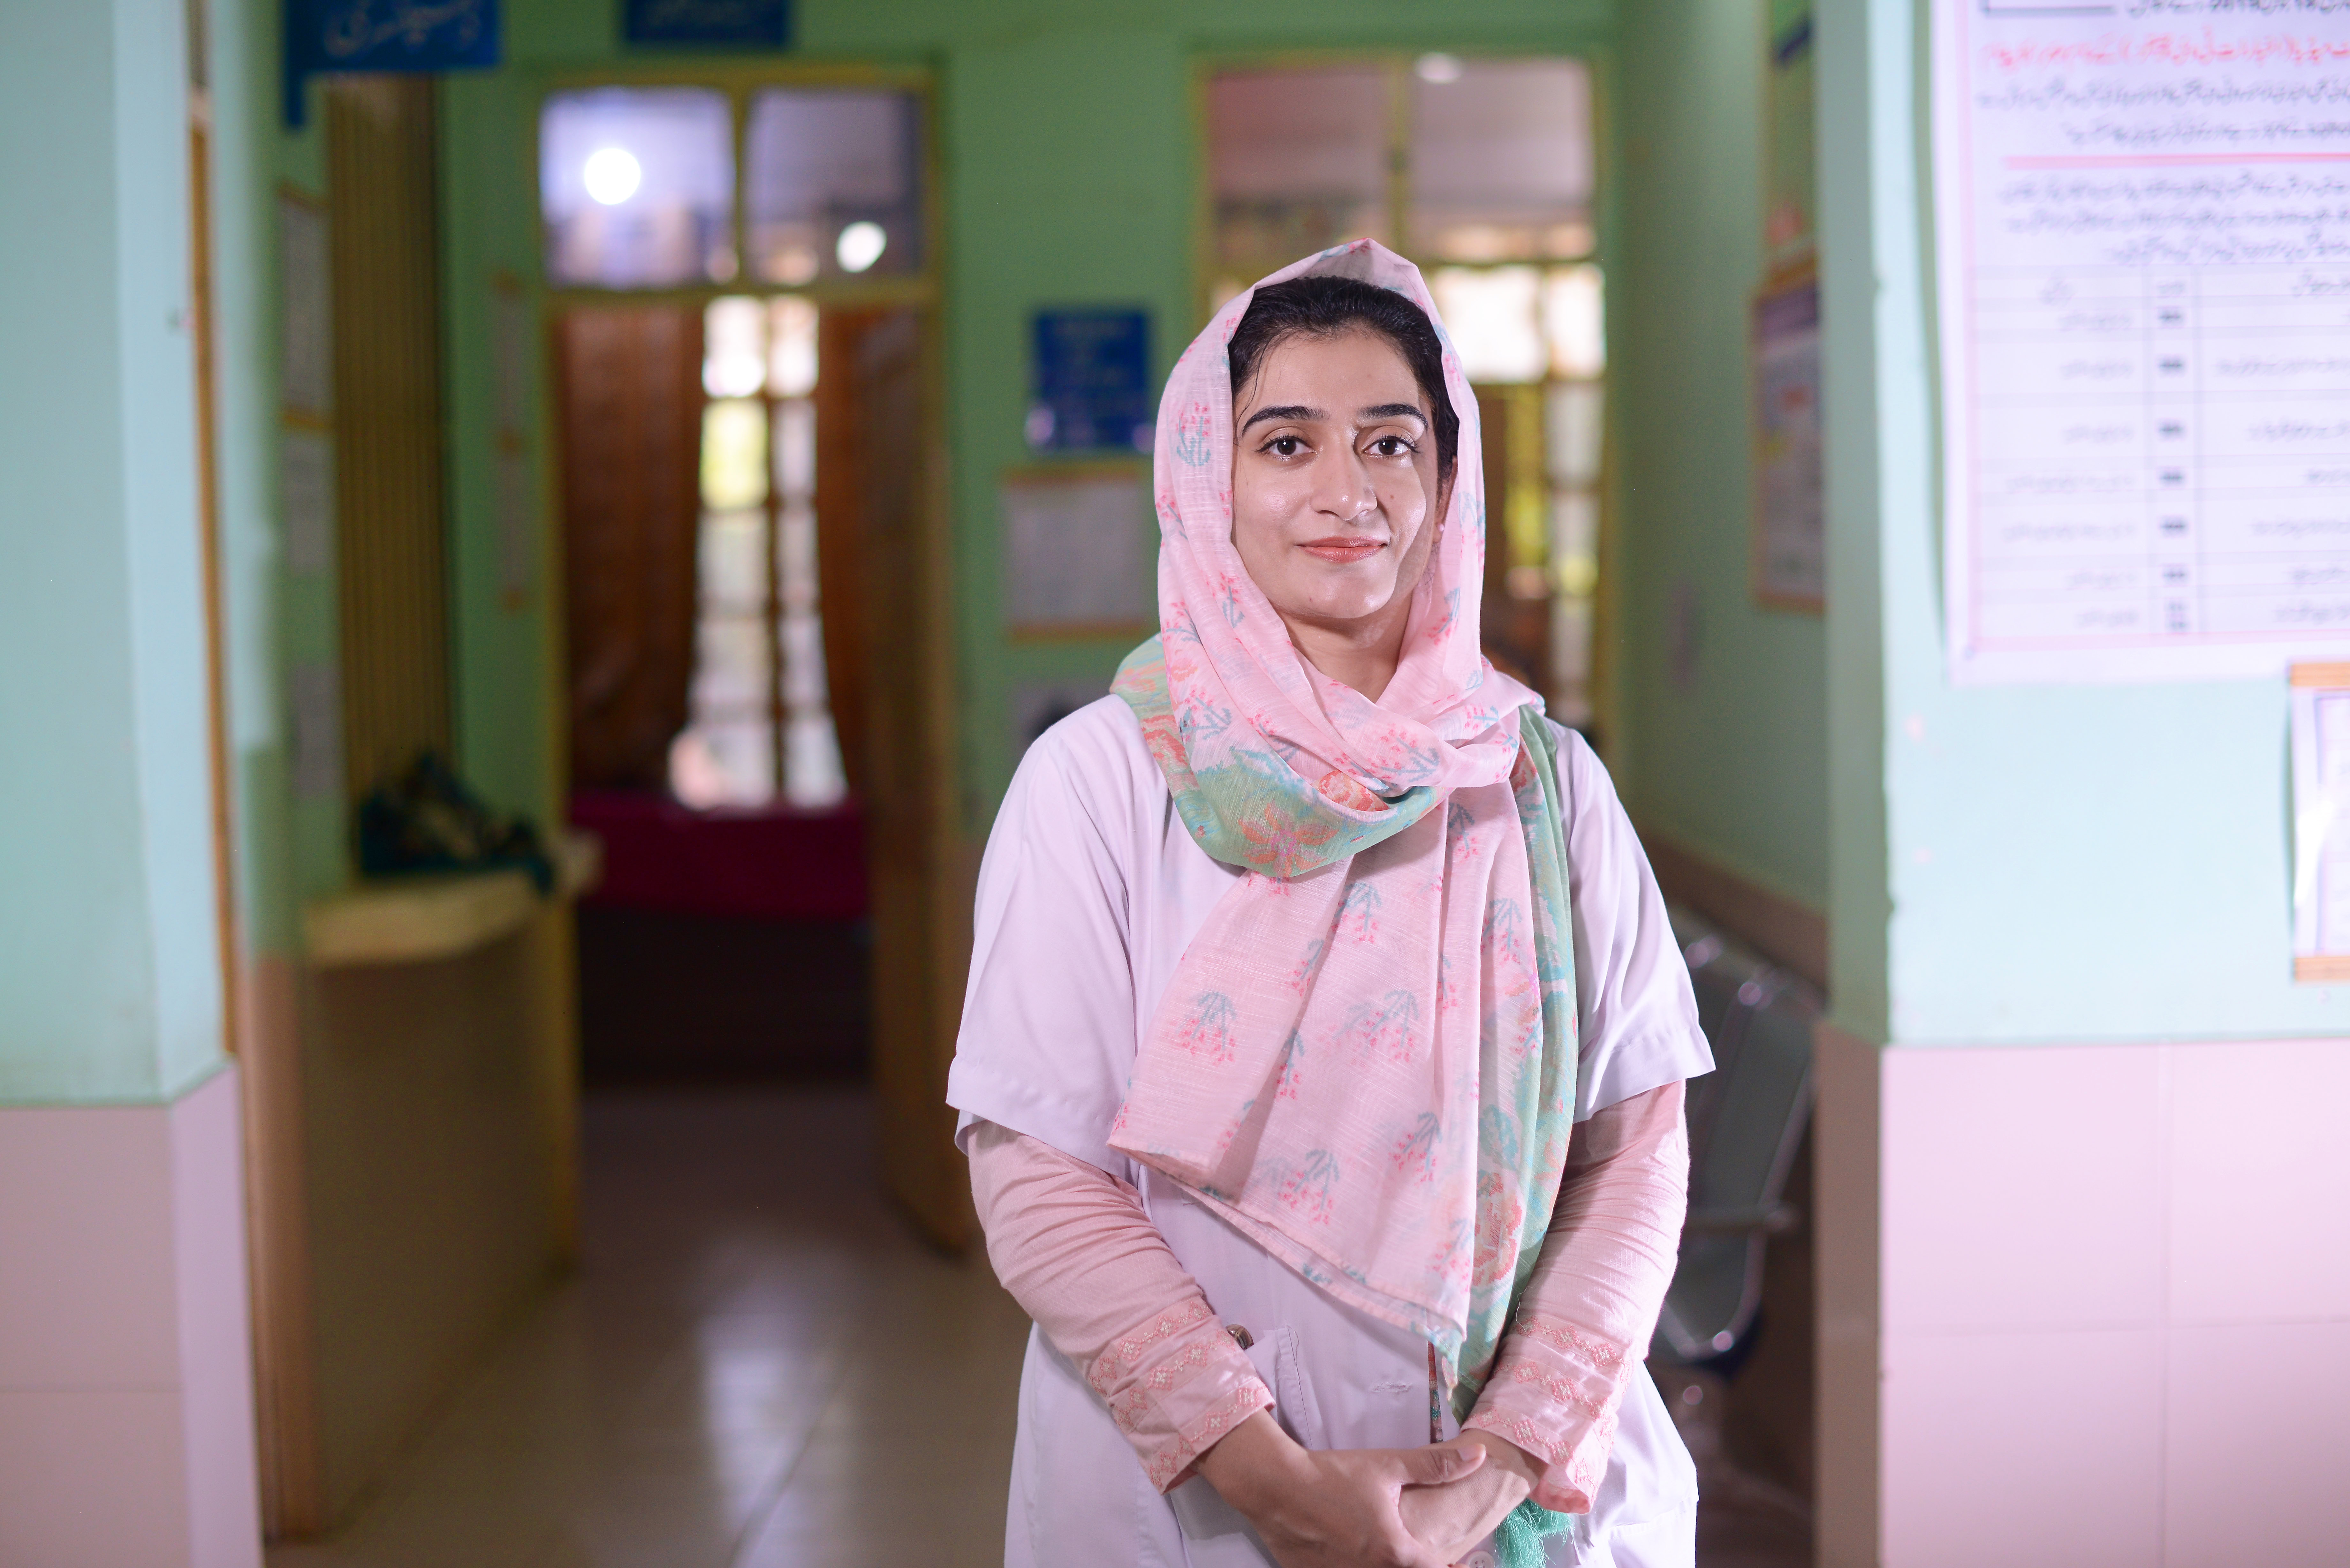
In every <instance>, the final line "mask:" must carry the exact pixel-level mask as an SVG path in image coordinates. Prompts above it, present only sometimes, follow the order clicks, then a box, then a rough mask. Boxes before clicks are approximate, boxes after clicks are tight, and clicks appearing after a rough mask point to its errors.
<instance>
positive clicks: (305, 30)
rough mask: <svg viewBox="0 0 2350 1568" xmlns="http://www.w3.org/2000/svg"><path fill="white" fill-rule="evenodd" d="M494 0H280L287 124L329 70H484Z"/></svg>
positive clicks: (495, 55)
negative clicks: (305, 90)
mask: <svg viewBox="0 0 2350 1568" xmlns="http://www.w3.org/2000/svg"><path fill="white" fill-rule="evenodd" d="M502 42H503V38H502V35H501V34H500V32H499V29H498V0H286V124H288V125H299V124H301V123H302V83H303V80H304V78H307V77H313V76H317V75H318V74H320V73H322V72H327V71H456V70H482V69H486V68H487V67H491V66H494V65H496V64H497V63H498V59H499V56H500V52H501V51H500V46H501V44H502Z"/></svg>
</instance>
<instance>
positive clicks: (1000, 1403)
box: [268, 1090, 1810, 1568]
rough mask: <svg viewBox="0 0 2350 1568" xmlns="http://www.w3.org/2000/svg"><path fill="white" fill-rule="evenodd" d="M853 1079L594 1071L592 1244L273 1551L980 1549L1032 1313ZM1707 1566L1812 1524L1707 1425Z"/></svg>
mask: <svg viewBox="0 0 2350 1568" xmlns="http://www.w3.org/2000/svg"><path fill="white" fill-rule="evenodd" d="M870 1125H871V1111H870V1106H869V1103H868V1100H867V1099H866V1097H865V1096H863V1095H861V1094H859V1093H857V1092H853V1091H848V1090H821V1091H802V1092H796V1093H775V1092H757V1093H743V1092H733V1093H728V1094H723V1095H722V1094H691V1095H688V1094H639V1095H631V1096H608V1097H599V1098H591V1099H590V1101H589V1102H588V1105H587V1116H586V1163H587V1171H586V1181H587V1189H586V1197H585V1222H586V1235H585V1253H586V1259H585V1262H584V1265H583V1267H582V1268H581V1269H580V1271H579V1272H578V1273H577V1276H576V1277H574V1278H573V1279H572V1280H570V1281H569V1282H567V1283H566V1284H565V1285H564V1286H563V1287H562V1288H561V1289H560V1290H559V1291H558V1292H556V1293H555V1294H554V1295H553V1296H551V1297H550V1298H549V1299H548V1300H547V1301H546V1302H545V1303H542V1304H541V1305H540V1306H539V1308H538V1309H537V1310H536V1311H535V1312H534V1313H533V1314H531V1315H530V1316H529V1318H528V1319H527V1320H526V1321H525V1322H524V1323H523V1324H520V1325H518V1326H517V1328H516V1329H515V1332H514V1333H513V1334H510V1335H509V1336H508V1337H507V1339H506V1340H505V1341H504V1344H503V1345H501V1346H500V1347H499V1348H498V1350H497V1352H496V1353H495V1355H494V1357H493V1358H492V1360H491V1362H490V1363H489V1365H488V1366H486V1367H485V1368H484V1370H483V1371H482V1372H481V1373H480V1374H479V1375H478V1376H477V1377H476V1379H475V1380H474V1381H473V1384H472V1385H471V1386H469V1387H467V1388H466V1389H465V1390H464V1391H463V1394H462V1395H461V1396H460V1397H459V1398H458V1399H457V1401H456V1403H455V1404H454V1406H453V1407H452V1408H451V1410H450V1411H449V1413H448V1415H447V1416H446V1417H444V1418H443V1419H442V1421H441V1423H440V1424H439V1426H438V1427H437V1428H435V1429H434V1430H432V1432H430V1433H429V1434H427V1435H426V1437H425V1438H423V1440H422V1441H421V1443H420V1445H419V1446H418V1448H417V1449H416V1451H415V1452H414V1453H413V1454H412V1455H411V1457H410V1459H408V1461H407V1462H406V1463H405V1464H404V1465H402V1466H401V1467H400V1469H399V1470H398V1472H397V1473H396V1474H394V1475H393V1476H392V1478H391V1479H390V1481H389V1482H388V1483H387V1484H386V1486H385V1489H384V1490H383V1493H382V1495H381V1496H380V1498H379V1499H378V1500H377V1501H376V1502H375V1503H374V1504H373V1506H371V1507H370V1508H369V1510H368V1511H366V1512H365V1513H364V1514H363V1515H362V1516H361V1518H360V1519H359V1521H358V1522H357V1523H356V1524H355V1525H353V1526H352V1527H351V1528H349V1529H348V1530H347V1531H345V1532H342V1533H341V1534H340V1535H338V1536H337V1537H334V1538H332V1539H330V1540H328V1541H325V1542H313V1543H307V1544H302V1545H289V1546H280V1547H276V1548H273V1549H272V1550H271V1551H270V1552H269V1558H268V1563H269V1568H639V1565H642V1568H653V1565H656V1564H657V1565H659V1568H905V1565H909V1564H918V1563H919V1564H921V1565H922V1568H964V1565H969V1568H982V1565H989V1568H992V1565H993V1564H997V1563H1001V1562H1002V1561H1003V1502H1004V1483H1005V1479H1006V1477H1007V1475H1008V1473H1009V1470H1010V1467H1011V1454H1012V1426H1013V1411H1014V1396H1015V1392H1016V1388H1017V1385H1018V1380H1019V1358H1020V1343H1021V1340H1022V1338H1023V1336H1024V1334H1025V1333H1026V1332H1027V1320H1026V1319H1025V1318H1024V1316H1022V1314H1021V1313H1020V1309H1019V1308H1018V1307H1017V1306H1016V1305H1014V1303H1013V1302H1012V1301H1011V1299H1010V1298H1009V1297H1007V1296H1005V1295H1004V1294H1003V1292H1002V1291H1001V1290H1000V1289H999V1288H998V1287H997V1286H996V1283H995V1281H994V1277H993V1275H992V1274H991V1273H990V1272H988V1269H987V1264H986V1262H985V1260H984V1259H983V1258H981V1257H977V1256H974V1257H973V1258H972V1259H971V1260H969V1261H966V1262H952V1261H950V1260H947V1259H943V1258H941V1257H940V1256H938V1255H937V1254H936V1253H934V1252H932V1251H930V1250H928V1249H927V1248H925V1247H924V1246H923V1245H921V1244H920V1242H918V1241H915V1240H914V1239H913V1237H912V1235H911V1233H910V1231H909V1230H908V1229H907V1227H906V1226H905V1224H904V1223H903V1222H902V1221H901V1220H899V1218H898V1216H897V1215H895V1214H894V1213H892V1212H891V1211H890V1210H889V1207H888V1206H887V1204H886V1203H884V1202H883V1200H882V1199H881V1198H880V1197H879V1190H878V1185H877V1183H876V1180H875V1179H874V1173H873V1169H872V1158H873V1156H872V1145H871V1140H870V1137H869V1128H870ZM1690 1437H1691V1439H1692V1447H1693V1448H1694V1449H1700V1463H1701V1465H1703V1466H1704V1467H1705V1469H1706V1472H1707V1488H1708V1494H1709V1503H1708V1509H1707V1517H1706V1518H1705V1520H1704V1521H1703V1522H1702V1524H1701V1526H1700V1554H1699V1562H1700V1565H1701V1568H1801V1565H1803V1564H1806V1563H1809V1561H1810V1551H1809V1541H1808V1536H1809V1532H1808V1531H1807V1530H1804V1529H1802V1528H1800V1525H1799V1522H1798V1521H1796V1520H1794V1519H1793V1518H1790V1517H1788V1516H1787V1515H1786V1513H1785V1511H1784V1510H1783V1509H1782V1508H1780V1507H1779V1506H1778V1500H1774V1499H1773V1498H1771V1497H1769V1496H1749V1495H1746V1494H1745V1493H1744V1492H1742V1490H1740V1488H1739V1486H1738V1484H1737V1478H1735V1476H1734V1475H1728V1474H1724V1473H1723V1472H1721V1470H1720V1469H1718V1467H1717V1466H1716V1465H1715V1464H1713V1463H1711V1462H1709V1456H1708V1455H1707V1454H1706V1453H1705V1452H1703V1451H1702V1450H1703V1449H1704V1446H1705V1444H1706V1442H1707V1436H1706V1434H1705V1433H1704V1431H1703V1430H1702V1428H1698V1429H1693V1430H1691V1431H1690Z"/></svg>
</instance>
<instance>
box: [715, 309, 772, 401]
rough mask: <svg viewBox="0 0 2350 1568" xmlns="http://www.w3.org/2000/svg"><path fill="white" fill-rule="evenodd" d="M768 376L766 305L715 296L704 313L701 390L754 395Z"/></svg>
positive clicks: (718, 395)
mask: <svg viewBox="0 0 2350 1568" xmlns="http://www.w3.org/2000/svg"><path fill="white" fill-rule="evenodd" d="M766 379H767V306H766V302H765V301H764V300H758V299H740V298H737V299H713V300H712V301H711V302H710V308H709V309H708V310H705V311H703V312H702V390H703V391H706V392H708V393H709V394H710V395H711V396H712V397H713V398H749V397H755V396H757V394H758V390H759V389H760V388H761V387H762V386H764V385H765V383H766Z"/></svg>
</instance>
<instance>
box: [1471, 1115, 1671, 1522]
mask: <svg viewBox="0 0 2350 1568" xmlns="http://www.w3.org/2000/svg"><path fill="white" fill-rule="evenodd" d="M1681 1102H1682V1088H1681V1085H1679V1083H1671V1084H1667V1085H1663V1086H1662V1087H1661V1088H1656V1089H1651V1090H1649V1091H1648V1093H1646V1094H1643V1095H1635V1096H1632V1097H1631V1098H1630V1099H1628V1100H1625V1101H1623V1102H1621V1103H1620V1104H1617V1105H1614V1106H1608V1107H1607V1109H1606V1110H1603V1111H1600V1112H1597V1113H1596V1114H1595V1115H1594V1116H1592V1117H1591V1118H1590V1119H1589V1120H1588V1121H1586V1122H1584V1123H1583V1124H1581V1125H1580V1126H1578V1127H1576V1128H1575V1137H1574V1141H1573V1142H1572V1143H1570V1144H1569V1145H1568V1147H1567V1168H1566V1175H1565V1179H1563V1180H1562V1181H1561V1182H1560V1184H1559V1194H1558V1208H1557V1210H1556V1212H1555V1214H1554V1216H1553V1217H1552V1220H1551V1223H1550V1233H1549V1234H1548V1235H1547V1236H1546V1237H1544V1241H1543V1247H1542V1251H1541V1253H1540V1255H1539V1256H1538V1257H1537V1258H1536V1260H1535V1262H1534V1273H1533V1275H1532V1277H1531V1278H1529V1279H1528V1281H1527V1282H1526V1289H1525V1294H1524V1295H1523V1297H1522V1298H1521V1299H1520V1301H1519V1303H1518V1313H1517V1318H1516V1321H1515V1322H1514V1323H1513V1324H1512V1326H1511V1329H1510V1332H1509V1334H1507V1335H1506V1336H1505V1337H1504V1338H1503V1341H1502V1349H1501V1354H1500V1355H1498V1356H1497V1357H1496V1358H1495V1360H1494V1365H1493V1376H1492V1379H1491V1381H1489V1382H1488V1383H1487V1384H1486V1385H1485V1389H1484V1392H1483V1393H1482V1395H1481V1396H1480V1397H1479V1398H1478V1400H1477V1407H1476V1408H1475V1409H1474V1410H1472V1411H1471V1412H1470V1416H1469V1419H1468V1421H1467V1422H1466V1423H1464V1424H1465V1425H1467V1426H1469V1427H1471V1428H1480V1429H1482V1430H1484V1431H1489V1432H1492V1433H1493V1434H1495V1435H1496V1436H1498V1437H1502V1438H1508V1439H1509V1440H1510V1441H1511V1442H1513V1443H1515V1444H1516V1445H1517V1446H1518V1447H1520V1448H1522V1449H1525V1450H1526V1451H1527V1452H1528V1453H1530V1454H1533V1455H1534V1456H1535V1457H1536V1458H1538V1459H1541V1460H1542V1461H1543V1462H1544V1465H1545V1466H1546V1467H1547V1469H1545V1470H1544V1474H1543V1478H1542V1482H1541V1484H1540V1485H1538V1486H1537V1487H1536V1488H1535V1489H1534V1501H1536V1502H1538V1503H1540V1504H1541V1505H1542V1506H1543V1507H1544V1508H1547V1509H1551V1510H1553V1511H1556V1512H1560V1513H1585V1512H1588V1511H1590V1508H1591V1500H1592V1496H1593V1494H1594V1493H1596V1491H1597V1490H1599V1482H1600V1479H1601V1478H1602V1477H1603V1476H1605V1475H1606V1474H1607V1457H1608V1453H1609V1451H1610V1450H1611V1449H1613V1447H1614V1446H1615V1441H1616V1411H1617V1406H1618V1405H1619V1404H1620V1403H1621V1402H1622V1400H1623V1397H1624V1389H1625V1386H1626V1385H1627V1383H1628V1381H1629V1380H1630V1376H1631V1372H1632V1368H1633V1367H1634V1366H1637V1365H1638V1363H1639V1362H1640V1361H1642V1360H1643V1359H1645V1358H1646V1356H1647V1355H1648V1336H1649V1335H1650V1334H1653V1333H1655V1332H1656V1326H1657V1314H1658V1313H1659V1311H1660V1310H1661V1309H1662V1307H1663V1305H1664V1300H1665V1288H1666V1287H1667V1286H1668V1285H1669V1284H1671V1283H1672V1279H1673V1266H1674V1263H1675V1261H1676V1259H1677V1258H1678V1256H1679V1249H1680V1233H1681V1221H1682V1219H1683V1218H1684V1216H1685V1214H1686V1212H1687V1210H1688V1206H1689V1131H1688V1127H1687V1125H1686V1124H1685V1123H1684V1121H1683V1120H1682V1116H1681Z"/></svg>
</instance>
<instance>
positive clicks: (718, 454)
mask: <svg viewBox="0 0 2350 1568" xmlns="http://www.w3.org/2000/svg"><path fill="white" fill-rule="evenodd" d="M766 499H767V418H766V414H765V412H764V410H762V409H761V408H760V407H759V404H758V401H757V400H755V399H753V398H721V399H719V400H716V401H714V402H712V403H709V404H707V405H705V406H704V407H703V409H702V504H703V505H704V506H707V507H709V508H710V509H711V510H712V511H713V512H733V511H739V510H740V509H741V508H743V507H745V506H756V505H758V504H760V503H761V502H763V501H764V500H766Z"/></svg>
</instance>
